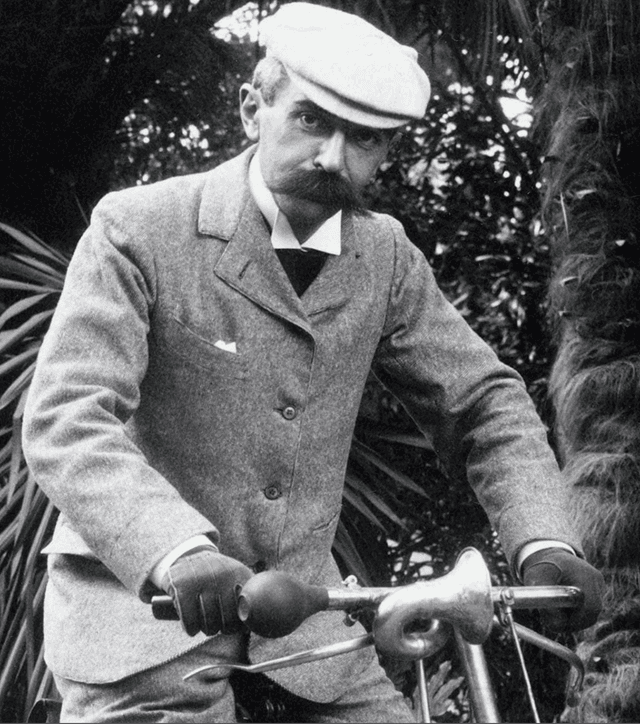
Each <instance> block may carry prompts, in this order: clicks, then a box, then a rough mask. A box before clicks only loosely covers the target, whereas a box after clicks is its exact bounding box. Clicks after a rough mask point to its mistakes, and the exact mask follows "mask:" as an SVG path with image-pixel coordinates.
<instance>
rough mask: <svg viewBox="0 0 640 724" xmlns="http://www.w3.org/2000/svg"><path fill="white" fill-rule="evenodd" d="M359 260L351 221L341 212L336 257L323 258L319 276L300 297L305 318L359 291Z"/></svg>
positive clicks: (339, 304)
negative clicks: (324, 260) (338, 251)
mask: <svg viewBox="0 0 640 724" xmlns="http://www.w3.org/2000/svg"><path fill="white" fill-rule="evenodd" d="M360 257H361V248H360V243H359V239H358V236H357V233H356V230H355V224H354V218H353V216H351V215H350V214H346V213H345V214H343V217H342V251H341V253H340V256H330V257H329V258H328V259H327V261H326V262H325V265H324V266H323V267H322V270H321V271H320V274H318V276H317V277H316V278H315V279H314V281H313V282H312V283H311V285H310V287H309V288H308V289H307V291H306V292H305V293H304V294H303V295H302V300H301V301H302V305H303V307H304V309H305V310H306V312H307V314H308V315H314V314H319V313H320V312H323V311H324V310H325V309H333V308H335V307H340V306H342V305H343V304H344V303H345V302H346V301H347V300H348V299H349V298H350V297H351V296H352V295H353V290H354V289H359V288H360V281H361V280H359V279H358V277H359V274H360V272H361V267H362V264H361V262H360Z"/></svg>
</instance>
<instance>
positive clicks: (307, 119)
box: [299, 113, 322, 131]
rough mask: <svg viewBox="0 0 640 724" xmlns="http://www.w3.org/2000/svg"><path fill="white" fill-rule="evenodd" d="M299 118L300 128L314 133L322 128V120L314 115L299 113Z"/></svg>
mask: <svg viewBox="0 0 640 724" xmlns="http://www.w3.org/2000/svg"><path fill="white" fill-rule="evenodd" d="M299 118H300V123H301V124H302V127H303V128H306V129H307V130H309V131H315V130H318V129H319V128H321V127H322V119H321V118H320V117H319V116H316V115H315V114H314V113H301V114H300V116H299Z"/></svg>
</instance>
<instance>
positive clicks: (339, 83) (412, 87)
mask: <svg viewBox="0 0 640 724" xmlns="http://www.w3.org/2000/svg"><path fill="white" fill-rule="evenodd" d="M259 37H260V43H261V44H262V45H264V46H265V49H266V54H267V56H269V55H271V56H273V57H274V58H276V59H277V60H279V61H280V62H281V63H282V64H283V65H284V66H285V68H286V70H287V72H288V74H289V77H290V78H291V80H292V82H293V83H294V84H295V85H296V86H298V88H299V89H300V90H301V91H302V92H303V93H304V94H305V95H306V96H307V97H308V98H309V100H311V101H313V102H314V103H316V104H317V105H318V106H320V107H321V108H324V109H325V110H326V111H328V112H329V113H333V114H334V115H336V116H339V117H340V118H344V119H346V120H348V121H351V122H353V123H357V124H360V125H363V126H370V127H372V128H396V127H398V126H402V125H404V124H405V123H407V121H409V120H410V119H414V118H422V117H423V116H424V113H425V110H426V107H427V102H428V101H429V95H430V92H431V86H430V83H429V79H428V77H427V75H426V73H425V72H424V71H423V70H422V68H421V67H420V66H419V65H418V53H417V52H416V51H415V50H414V49H413V48H410V47H409V46H406V45H401V44H400V43H398V42H397V41H396V40H394V39H393V38H392V37H390V36H389V35H387V34H386V33H383V32H382V31H381V30H379V29H378V28H376V27H374V26H373V25H371V23H368V22H367V21H366V20H363V19H362V18H359V17H358V16H356V15H352V14H350V13H345V12H342V11H341V10H334V9H332V8H326V7H323V6H321V5H313V4H311V3H306V2H293V3H289V4H287V5H283V6H282V7H281V8H280V9H279V10H278V11H277V12H276V13H275V14H274V15H271V16H269V17H267V18H265V19H264V20H263V21H262V23H261V24H260V36H259Z"/></svg>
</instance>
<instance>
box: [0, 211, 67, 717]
mask: <svg viewBox="0 0 640 724" xmlns="http://www.w3.org/2000/svg"><path fill="white" fill-rule="evenodd" d="M2 235H4V239H3V241H5V242H6V243H5V245H4V247H3V252H2V255H1V256H0V288H2V289H4V290H5V292H7V297H8V299H7V302H8V303H6V305H5V308H4V310H3V312H2V314H1V315H0V377H1V378H2V380H3V383H6V384H5V385H4V392H3V394H2V396H1V397H0V421H1V424H2V426H1V428H0V530H1V531H2V532H1V533H0V642H2V643H1V644H0V671H1V672H2V673H1V674H0V719H2V720H3V721H13V720H15V721H20V720H26V717H27V716H28V713H29V710H30V708H31V706H32V705H33V703H34V702H35V700H36V697H38V696H42V695H43V693H46V691H47V690H48V687H50V686H51V677H50V675H49V674H48V673H47V670H46V666H45V664H44V658H43V647H42V633H41V620H42V603H43V599H44V587H45V583H46V572H45V568H44V562H43V560H42V559H41V556H40V550H41V549H42V546H43V544H44V542H45V541H46V538H47V537H48V536H49V535H50V533H51V531H52V527H53V523H54V521H55V517H56V511H55V509H54V507H53V505H52V504H51V503H50V502H49V501H48V500H47V499H46V497H45V495H44V494H43V493H42V491H41V490H40V489H39V488H38V487H37V485H36V483H35V480H34V479H33V478H32V476H30V475H29V472H28V469H27V467H26V463H25V460H24V456H23V453H22V442H21V433H22V415H23V411H24V405H25V401H26V395H27V391H28V387H29V383H30V381H31V377H32V375H33V369H34V365H35V358H36V356H37V354H38V350H39V348H40V343H41V341H42V338H43V336H44V333H45V332H46V330H47V328H48V324H49V321H50V320H51V317H52V315H53V311H54V308H55V305H56V303H57V299H58V295H59V293H60V291H61V289H62V285H63V282H64V274H65V269H66V266H67V263H68V259H67V257H65V256H64V255H63V254H61V253H60V252H58V251H57V250H55V249H53V248H52V247H50V246H48V245H47V244H46V243H45V242H43V241H42V240H40V239H38V238H36V237H35V236H32V235H29V234H28V233H26V232H24V231H21V230H19V229H17V228H15V227H12V226H9V225H7V224H0V236H2Z"/></svg>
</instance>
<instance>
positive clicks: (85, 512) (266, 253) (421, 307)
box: [24, 3, 599, 722]
mask: <svg viewBox="0 0 640 724" xmlns="http://www.w3.org/2000/svg"><path fill="white" fill-rule="evenodd" d="M262 41H263V43H264V44H265V46H266V51H267V58H266V59H265V60H264V61H262V62H261V64H260V65H259V67H258V69H257V70H256V75H255V78H254V82H253V84H252V85H248V84H247V85H244V86H243V88H242V91H241V116H242V122H243V124H244V128H245V131H246V133H247V136H248V137H249V139H250V140H251V141H254V142H255V145H254V146H253V147H251V148H250V149H249V150H248V151H246V152H245V153H243V154H242V155H241V156H240V157H238V158H236V159H234V160H232V161H231V162H229V163H226V164H223V165H222V166H220V167H218V168H217V169H214V170H213V171H211V172H209V173H205V174H199V175H194V176H190V177H184V178H180V179H174V180H169V181H166V182H162V183H159V184H155V185H151V186H148V187H139V188H135V189H131V190H128V191H124V192H118V193H115V194H110V195H108V196H107V197H106V198H105V199H104V200H103V201H102V202H101V203H100V204H99V205H98V206H97V207H96V209H95V212H94V214H93V218H92V222H91V226H90V228H89V229H88V231H87V233H86V234H85V235H84V237H83V238H82V240H81V241H80V243H79V245H78V248H77V251H76V254H75V256H74V259H73V261H72V263H71V265H70V268H69V272H68V277H67V282H66V284H65V289H64V292H63V294H62V297H61V299H60V303H59V306H58V308H57V310H56V314H55V317H54V320H53V322H52V325H51V329H50V332H49V333H48V335H47V338H46V340H45V342H44V344H43V347H42V351H41V353H40V358H39V362H38V365H37V370H36V374H35V377H34V380H33V385H32V389H31V393H30V397H29V401H28V406H27V410H26V414H25V418H26V419H25V433H24V444H25V453H26V455H27V459H28V461H29V464H30V466H31V469H32V471H33V473H34V475H35V476H36V479H37V480H38V482H39V483H40V485H41V486H42V487H43V489H44V490H45V491H46V492H47V494H48V495H50V497H51V499H52V500H53V501H54V503H55V504H56V505H57V506H58V507H59V509H60V511H61V518H60V521H59V524H58V526H57V529H56V532H55V535H54V538H53V541H52V543H51V544H50V545H49V546H48V548H47V549H46V552H47V554H48V556H49V574H50V582H49V586H48V590H47V599H46V616H45V636H46V652H47V663H48V665H49V667H50V668H51V669H52V670H53V672H54V674H55V677H56V683H57V685H58V688H59V690H60V692H61V693H62V695H63V711H62V718H63V720H65V719H66V720H69V721H92V722H98V721H101V722H102V721H109V722H115V721H138V720H139V721H142V720H144V721H154V722H155V721H175V722H178V721H189V722H197V721H203V722H204V721H234V699H233V693H232V691H231V688H230V686H229V683H228V675H229V669H228V668H227V669H225V668H222V669H219V670H217V671H216V672H214V673H211V674H209V675H208V677H203V678H195V679H190V680H189V681H187V682H183V681H182V679H181V677H182V676H183V675H184V674H186V673H188V672H190V671H191V670H193V669H195V668H197V667H198V666H200V665H203V664H206V663H211V662H213V661H218V662H224V663H232V662H238V661H252V662H257V661H263V660H265V659H269V658H274V657H276V656H280V655H283V654H284V653H291V652H295V651H299V650H303V649H306V648H309V647H311V646H317V645H321V644H328V643H331V642H335V641H339V640H343V639H347V638H351V637H353V636H354V631H353V629H348V628H346V627H345V626H344V625H343V623H342V616H341V615H340V614H338V613H333V612H332V613H325V614H320V615H318V616H314V617H312V618H311V619H309V620H308V621H307V622H306V623H305V624H303V625H302V627H301V628H300V629H299V630H298V631H296V632H295V633H293V634H292V635H290V636H288V637H286V638H285V639H282V640H266V639H261V638H259V637H256V636H254V635H249V633H248V632H246V631H245V630H243V628H242V626H241V624H240V622H239V621H238V618H237V614H236V607H235V604H236V591H237V588H238V586H240V585H242V584H243V583H244V582H245V581H246V580H247V579H248V578H249V577H250V576H251V575H252V574H253V572H255V571H260V570H264V569H267V568H278V569H281V570H284V571H287V572H290V573H291V574H293V575H294V576H296V577H297V578H299V579H301V580H303V581H306V582H311V583H316V584H323V585H338V584H339V580H340V577H339V574H338V570H337V568H336V565H335V563H334V561H333V559H332V557H331V545H332V541H333V536H334V532H335V528H336V525H337V520H338V516H339V513H340V508H341V497H342V485H343V478H344V471H345V466H346V461H347V456H348V452H349V446H350V440H351V434H352V431H353V426H354V422H355V418H356V413H357V410H358V406H359V402H360V398H361V395H362V391H363V388H364V384H365V381H366V379H367V376H368V374H369V371H370V370H373V371H374V372H375V373H376V374H377V375H378V376H379V377H380V378H381V380H382V381H383V382H384V383H385V384H387V385H388V386H389V388H390V389H391V390H392V391H393V392H394V393H396V394H397V395H398V397H399V398H400V399H401V400H402V402H403V403H404V404H405V406H406V407H407V409H408V411H409V412H410V413H411V415H412V416H413V417H414V419H415V420H416V422H417V424H418V425H419V426H420V428H421V429H423V430H425V431H429V432H430V433H431V434H433V436H434V438H435V440H436V444H437V447H438V451H439V453H440V455H441V457H442V458H443V460H444V461H445V462H446V463H448V464H449V465H450V466H451V467H452V468H455V469H456V470H461V469H462V470H464V471H465V472H466V475H467V477H468V479H469V481H470V483H471V485H472V486H473V487H474V489H475V491H476V493H477V495H478V497H479V499H480V501H481V502H482V504H483V505H484V507H485V509H486V510H487V512H488V514H489V516H490V518H491V520H492V522H493V523H494V525H495V526H496V529H497V531H498V533H499V535H500V539H501V541H502V545H503V547H504V549H505V551H506V553H507V555H508V556H509V558H510V560H511V561H512V563H513V567H514V571H515V572H516V573H522V575H523V576H524V580H525V581H526V582H527V583H536V582H537V583H565V584H576V585H579V586H581V587H582V588H583V589H584V590H585V593H586V603H585V606H584V607H583V609H581V610H579V611H577V612H576V613H574V614H573V615H572V618H571V619H569V620H568V623H569V625H571V626H572V627H574V628H576V627H577V628H579V627H584V626H586V625H589V624H590V623H592V622H593V621H594V619H595V616H596V615H597V611H598V609H599V597H598V596H599V594H598V586H599V579H598V576H599V574H597V572H595V571H594V570H593V569H592V568H591V567H590V566H588V565H587V564H586V563H585V562H584V561H583V560H582V559H581V558H580V555H581V552H580V542H579V541H578V540H577V539H576V536H575V534H574V533H573V530H572V528H571V525H570V523H569V521H567V520H566V519H565V517H564V511H565V509H566V505H565V492H564V491H563V489H562V486H561V485H560V482H559V479H558V470H557V467H556V463H555V460H554V457H553V455H552V453H551V451H550V450H549V448H548V446H547V444H546V440H545V438H546V436H545V431H544V429H543V427H542V425H541V423H540V422H539V420H538V419H537V417H536V415H535V412H534V410H533V405H532V404H531V402H530V400H529V398H528V397H527V395H526V393H525V390H524V386H523V384H522V381H521V380H520V378H519V377H518V376H517V375H516V374H515V373H514V372H513V371H511V370H510V369H508V368H506V367H505V366H503V365H502V364H500V363H499V361H498V360H497V358H496V357H495V355H494V354H493V352H492V351H491V350H490V349H489V348H488V347H487V346H486V345H485V344H484V343H483V342H481V341H480V340H479V339H478V338H477V337H476V336H475V335H474V334H473V332H472V331H471V330H470V329H469V327H468V326H467V325H466V324H465V322H464V321H463V320H462V319H461V318H460V316H459V315H458V314H457V313H456V312H455V310H454V309H453V308H452V307H451V305H449V304H448V303H447V302H446V301H445V300H444V298H443V296H442V295H441V293H440V292H439V291H438V289H437V287H436V284H435V282H434V279H433V275H432V273H431V271H430V269H429V266H428V265H427V263H426V261H425V259H424V257H423V256H422V255H421V254H420V253H419V252H418V251H417V250H416V249H415V248H414V247H413V246H412V245H411V244H410V243H409V241H408V240H407V238H406V236H405V235H404V232H403V230H402V228H401V226H400V224H398V223H397V222H396V221H394V220H393V219H391V218H389V217H387V216H382V215H376V214H372V213H367V212H364V211H363V210H362V209H361V201H360V197H361V193H362V191H363V189H364V188H365V186H366V184H367V183H368V182H369V181H370V180H371V178H372V177H373V175H374V174H375V172H376V170H377V168H378V166H379V165H380V163H381V162H382V161H383V159H384V158H385V155H386V153H387V150H388V148H389V144H390V142H391V139H392V136H393V134H394V133H395V132H396V130H397V129H398V128H399V127H401V126H402V125H403V124H405V123H406V122H407V121H408V120H410V119H411V118H420V117H421V116H422V115H423V114H424V111H425V106H426V103H427V100H428V96H429V82H428V79H427V77H426V75H425V74H424V72H423V71H422V70H421V69H420V67H419V66H418V64H417V62H416V60H417V58H416V53H415V52H414V51H412V50H411V49H409V48H405V47H403V46H401V45H399V44H398V43H396V42H395V41H393V40H392V39H391V38H389V37H388V36H386V35H384V34H382V33H381V32H379V31H377V30H376V29H374V28H373V27H372V26H371V25H369V24H368V23H366V22H364V21H363V20H360V19H358V18H356V17H354V16H351V15H348V14H344V13H340V12H338V11H335V10H328V9H326V8H322V7H319V6H313V5H308V4H305V3H293V4H290V5H286V6H284V7H283V8H282V9H281V10H280V11H279V12H278V13H276V15H275V16H274V17H272V18H270V19H269V20H268V21H265V22H264V23H263V26H262ZM301 243H302V245H303V246H302V249H303V251H301V250H300V244H301ZM318 249H320V250H321V251H322V252H324V253H323V254H320V252H319V251H318ZM162 590H164V591H167V592H168V593H170V594H171V596H172V597H173V600H174V603H175V606H176V608H177V609H178V612H179V615H180V618H181V621H182V627H181V626H179V625H178V624H176V623H175V622H166V621H156V620H154V619H153V617H152V615H151V611H150V606H149V605H148V603H149V601H150V598H151V596H152V595H153V594H154V593H156V592H158V591H162ZM557 623H559V624H560V625H563V624H564V623H566V621H561V622H557ZM269 676H270V677H271V678H272V679H273V680H274V681H276V682H278V684H279V685H281V686H282V687H283V688H284V689H286V690H287V691H288V692H289V693H290V695H291V702H293V704H292V706H293V707H294V708H293V710H292V711H293V713H292V715H291V716H292V717H293V720H294V721H367V722H371V721H411V720H413V714H412V713H411V712H410V711H409V710H408V709H407V708H406V706H405V704H404V702H403V701H402V697H401V696H400V695H399V694H398V693H396V692H395V691H394V689H393V687H392V685H391V683H390V682H389V681H388V680H387V679H386V678H385V676H384V674H383V672H382V670H381V668H380V667H379V665H378V663H377V660H376V658H375V656H374V654H373V653H372V652H371V651H363V652H356V653H352V654H349V655H346V656H341V657H338V658H335V659H331V660H327V661H322V662H317V663H314V664H308V665H305V666H303V667H300V668H295V669H285V670H281V671H278V672H272V673H271V674H270V675H269Z"/></svg>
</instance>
